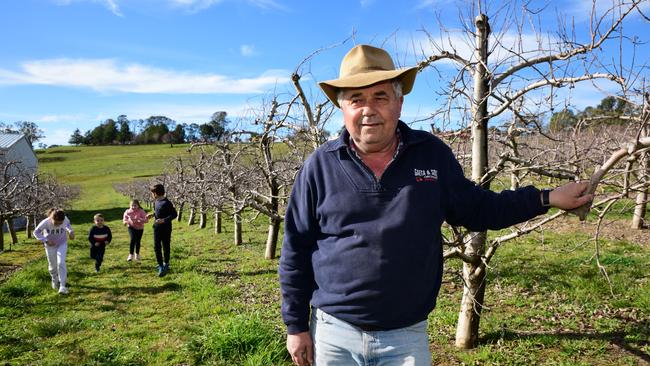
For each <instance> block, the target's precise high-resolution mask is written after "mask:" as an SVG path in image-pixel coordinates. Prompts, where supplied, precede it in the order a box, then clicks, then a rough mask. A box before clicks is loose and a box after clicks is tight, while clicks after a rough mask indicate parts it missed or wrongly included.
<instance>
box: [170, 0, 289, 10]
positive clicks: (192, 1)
mask: <svg viewBox="0 0 650 366" xmlns="http://www.w3.org/2000/svg"><path fill="white" fill-rule="evenodd" d="M168 1H169V3H170V4H171V5H172V6H173V7H177V8H183V9H185V10H187V11H189V12H191V13H196V12H199V11H201V10H204V9H207V8H210V7H212V6H214V5H218V4H220V3H222V2H223V1H224V0H168ZM246 2H247V3H248V4H250V5H252V6H255V7H258V8H262V9H278V10H285V11H286V10H287V8H286V7H285V6H283V5H281V4H279V3H278V2H276V1H274V0H246Z"/></svg>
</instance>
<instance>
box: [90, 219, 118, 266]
mask: <svg viewBox="0 0 650 366" xmlns="http://www.w3.org/2000/svg"><path fill="white" fill-rule="evenodd" d="M94 221H95V225H94V226H93V227H92V228H91V229H90V232H89V233H88V241H89V242H90V258H93V259H94V260H95V272H99V267H101V265H102V262H103V261H104V252H105V251H106V246H107V245H108V244H110V243H111V240H113V235H112V234H111V229H110V228H109V227H108V226H106V225H104V215H102V214H100V213H98V214H96V215H95V216H94Z"/></svg>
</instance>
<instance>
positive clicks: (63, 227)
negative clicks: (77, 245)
mask: <svg viewBox="0 0 650 366" xmlns="http://www.w3.org/2000/svg"><path fill="white" fill-rule="evenodd" d="M34 237H35V238H36V239H37V240H39V241H40V242H42V243H43V247H44V248H45V255H46V256H47V269H48V271H49V272H50V276H51V277H52V288H53V289H54V290H58V291H59V293H60V294H67V293H68V288H67V287H66V284H67V280H68V268H67V266H66V263H65V260H66V257H67V255H68V238H70V240H74V230H73V229H72V226H71V225H70V220H68V218H67V217H66V216H65V212H64V211H63V210H62V209H60V208H51V209H50V210H49V211H48V212H47V218H46V219H44V220H43V221H41V222H40V223H39V224H38V225H36V229H34Z"/></svg>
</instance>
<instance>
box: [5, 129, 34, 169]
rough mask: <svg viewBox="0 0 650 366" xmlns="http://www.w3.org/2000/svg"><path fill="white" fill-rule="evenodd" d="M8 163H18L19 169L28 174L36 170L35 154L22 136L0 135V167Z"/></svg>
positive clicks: (12, 134)
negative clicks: (19, 164)
mask: <svg viewBox="0 0 650 366" xmlns="http://www.w3.org/2000/svg"><path fill="white" fill-rule="evenodd" d="M8 161H18V162H20V163H21V165H22V166H21V167H20V169H21V170H24V171H25V170H26V171H28V172H30V173H36V170H37V169H38V159H37V158H36V154H35V153H34V150H33V149H32V146H31V145H30V144H29V142H27V138H25V136H24V135H22V134H14V133H0V165H4V163H5V162H8Z"/></svg>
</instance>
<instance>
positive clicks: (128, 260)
mask: <svg viewBox="0 0 650 366" xmlns="http://www.w3.org/2000/svg"><path fill="white" fill-rule="evenodd" d="M131 259H133V254H129V256H128V257H126V261H127V262H130V261H131Z"/></svg>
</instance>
